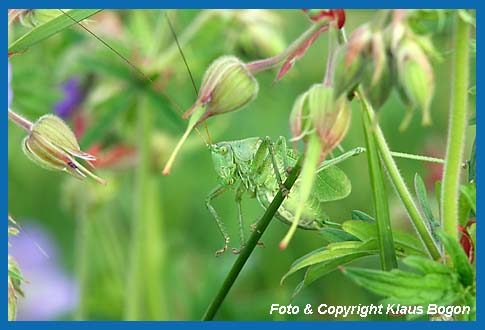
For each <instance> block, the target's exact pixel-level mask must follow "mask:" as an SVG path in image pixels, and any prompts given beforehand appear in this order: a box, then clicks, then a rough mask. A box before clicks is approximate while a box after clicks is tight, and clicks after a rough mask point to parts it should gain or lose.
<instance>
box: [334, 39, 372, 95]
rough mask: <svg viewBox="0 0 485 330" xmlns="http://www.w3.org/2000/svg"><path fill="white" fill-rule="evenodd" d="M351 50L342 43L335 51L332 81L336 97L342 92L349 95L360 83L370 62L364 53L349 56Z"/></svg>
mask: <svg viewBox="0 0 485 330" xmlns="http://www.w3.org/2000/svg"><path fill="white" fill-rule="evenodd" d="M349 52H350V49H349V48H348V46H347V45H342V46H340V48H339V49H338V50H337V51H336V53H335V58H334V62H333V63H334V64H333V65H334V73H333V82H332V85H333V86H334V88H335V97H339V96H340V95H342V94H345V95H347V94H348V93H350V92H351V91H352V90H353V89H354V88H355V87H356V86H357V85H358V84H359V83H360V80H361V78H362V74H363V73H364V70H365V68H366V66H367V65H368V62H369V61H368V59H367V57H366V56H364V55H363V54H362V53H359V54H356V56H353V55H352V56H349Z"/></svg>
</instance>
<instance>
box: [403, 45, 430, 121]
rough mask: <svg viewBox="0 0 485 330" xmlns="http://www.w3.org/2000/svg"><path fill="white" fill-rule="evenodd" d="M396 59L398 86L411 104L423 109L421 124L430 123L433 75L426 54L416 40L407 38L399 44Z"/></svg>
mask: <svg viewBox="0 0 485 330" xmlns="http://www.w3.org/2000/svg"><path fill="white" fill-rule="evenodd" d="M396 60H397V73H398V83H399V85H400V87H401V88H402V90H403V92H404V94H405V95H406V97H407V98H408V99H409V101H410V103H411V105H412V106H413V107H418V108H421V110H422V111H423V118H422V123H423V125H429V124H431V117H430V105H431V100H432V98H433V93H434V75H433V69H432V67H431V64H430V62H429V60H428V58H427V56H426V54H425V53H424V52H423V50H422V49H421V47H419V45H418V44H417V43H416V42H413V41H412V40H409V39H408V40H404V41H403V42H402V43H401V44H400V45H399V47H398V50H397V56H396Z"/></svg>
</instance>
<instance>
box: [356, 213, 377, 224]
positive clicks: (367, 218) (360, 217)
mask: <svg viewBox="0 0 485 330" xmlns="http://www.w3.org/2000/svg"><path fill="white" fill-rule="evenodd" d="M351 218H352V220H362V221H366V222H370V223H375V222H376V220H375V219H374V218H373V217H372V216H370V215H368V214H367V213H365V212H362V211H359V210H353V211H352V215H351Z"/></svg>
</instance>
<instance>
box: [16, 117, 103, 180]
mask: <svg viewBox="0 0 485 330" xmlns="http://www.w3.org/2000/svg"><path fill="white" fill-rule="evenodd" d="M23 150H24V152H25V154H26V155H27V156H28V157H29V158H30V159H31V160H32V161H33V162H35V163H37V164H38V165H40V166H42V167H44V168H46V169H51V170H58V171H63V172H66V173H69V174H70V175H72V176H74V177H76V178H78V179H84V178H86V176H89V177H91V178H93V179H94V180H96V181H97V182H99V183H101V184H106V182H105V181H104V180H103V179H101V178H99V177H97V176H95V175H94V174H93V173H91V172H90V171H89V170H87V169H86V168H85V167H84V166H82V165H81V164H80V163H79V162H78V161H77V160H76V158H80V159H83V160H85V161H87V162H89V161H94V160H95V159H96V158H95V157H94V156H92V155H90V154H87V153H85V152H82V151H81V149H80V147H79V144H78V142H77V140H76V137H75V136H74V134H73V133H72V131H71V130H70V128H69V127H68V126H67V125H66V124H65V123H64V122H63V121H62V119H60V118H59V117H56V116H54V115H45V116H42V117H41V118H40V119H39V120H37V121H36V122H35V123H34V124H33V125H32V128H31V129H30V132H29V135H28V136H27V137H26V138H25V139H24V141H23Z"/></svg>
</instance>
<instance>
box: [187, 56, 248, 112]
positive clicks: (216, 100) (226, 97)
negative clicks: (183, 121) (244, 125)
mask: <svg viewBox="0 0 485 330" xmlns="http://www.w3.org/2000/svg"><path fill="white" fill-rule="evenodd" d="M257 94H258V82H257V80H256V79H255V78H254V76H253V75H252V74H251V72H249V70H248V69H247V68H246V64H244V63H243V62H241V61H240V60H239V59H238V58H236V57H234V56H222V57H220V58H219V59H217V60H216V61H214V62H213V63H212V64H211V65H210V66H209V68H208V69H207V71H206V73H205V75H204V78H203V79H202V85H201V87H200V92H199V97H198V98H197V101H196V103H195V104H194V106H192V108H191V109H189V110H188V111H187V112H186V113H185V114H184V118H187V117H188V116H190V115H191V114H192V113H193V112H194V111H195V110H196V108H197V107H198V106H199V105H203V106H204V107H206V110H205V113H204V115H203V118H201V119H200V120H199V121H202V120H205V119H206V118H208V117H210V116H213V115H217V114H221V113H226V112H231V111H235V110H239V109H241V108H243V107H244V106H245V105H247V104H248V103H249V102H251V101H252V100H254V99H255V97H256V95H257Z"/></svg>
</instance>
